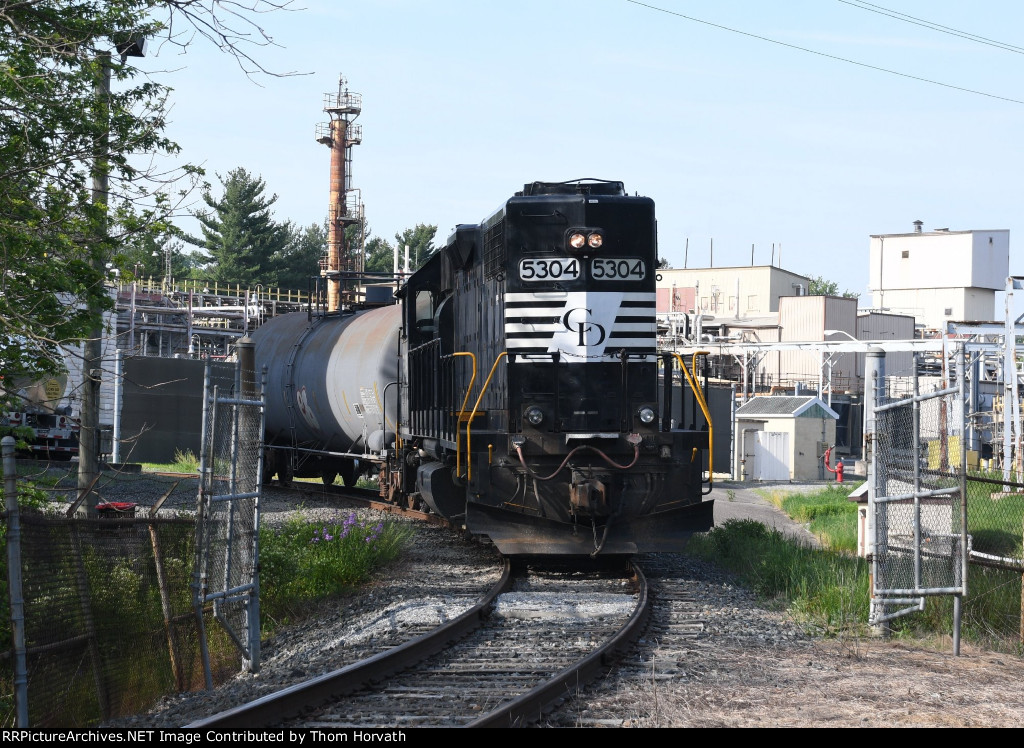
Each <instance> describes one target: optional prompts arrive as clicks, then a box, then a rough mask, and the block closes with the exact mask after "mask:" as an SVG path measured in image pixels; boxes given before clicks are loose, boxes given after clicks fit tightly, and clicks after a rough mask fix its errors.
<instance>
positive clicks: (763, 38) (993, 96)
mask: <svg viewBox="0 0 1024 748" xmlns="http://www.w3.org/2000/svg"><path fill="white" fill-rule="evenodd" d="M626 2H628V3H632V4H633V5H639V6H640V7H642V8H647V9H648V10H654V11H658V12H659V13H665V14H667V15H670V16H676V17H677V18H682V19H684V20H687V21H693V22H694V23H701V24H704V25H705V26H711V27H713V28H716V29H721V30H722V31H729V32H731V33H733V34H740V35H741V36H748V37H750V38H751V39H759V40H760V41H763V42H769V43H771V44H777V45H779V46H780V47H788V48H789V49H795V50H798V51H800V52H807V53H808V54H812V55H817V56H819V57H825V58H827V59H830V60H836V61H838V62H845V63H848V64H850V65H857V66H858V67H862V68H867V69H869V70H876V71H878V72H880V73H888V74H890V75H898V76H899V77H901V78H908V79H910V80H916V81H920V82H921V83H930V84H931V85H933V86H941V87H942V88H949V89H952V90H954V91H962V92H963V93H969V94H975V95H977V96H985V97H988V98H990V99H998V100H999V101H1008V102H1010V103H1011V104H1024V100H1021V99H1014V98H1011V97H1009V96H1000V95H999V94H994V93H988V92H987V91H979V90H978V89H974V88H966V87H964V86H955V85H953V84H952V83H943V82H942V81H937V80H932V79H931V78H924V77H921V76H919V75H911V74H910V73H901V72H900V71H898V70H891V69H889V68H883V67H880V66H878V65H871V64H869V63H866V62H860V61H858V60H851V59H850V58H848V57H840V56H838V55H832V54H828V53H827V52H819V51H818V50H815V49H809V48H807V47H801V46H799V45H797V44H790V43H788V42H782V41H779V40H778V39H772V38H770V37H767V36H761V35H760V34H754V33H751V32H749V31H742V30H740V29H735V28H732V27H730V26H723V25H722V24H719V23H713V22H711V21H705V20H703V19H701V18H695V17H693V16H688V15H685V14H683V13H679V12H677V11H674V10H668V9H667V8H660V7H658V6H656V5H651V4H649V3H644V2H640V0H626Z"/></svg>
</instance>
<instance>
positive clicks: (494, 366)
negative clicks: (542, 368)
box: [466, 351, 508, 480]
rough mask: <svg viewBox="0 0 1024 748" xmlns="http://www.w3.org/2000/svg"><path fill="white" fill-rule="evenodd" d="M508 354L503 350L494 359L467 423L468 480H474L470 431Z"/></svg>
mask: <svg viewBox="0 0 1024 748" xmlns="http://www.w3.org/2000/svg"><path fill="white" fill-rule="evenodd" d="M507 355H508V351H502V352H501V353H499V354H498V357H497V358H496V359H494V364H492V365H491V373H490V374H488V375H487V380H486V381H485V382H484V384H483V386H482V387H481V388H480V394H479V395H478V396H477V398H476V403H475V404H474V405H473V412H472V413H470V414H469V421H468V422H467V423H466V480H473V463H472V461H471V458H472V455H473V450H472V447H471V437H470V433H469V432H470V430H471V429H472V428H473V419H474V418H476V411H477V409H478V408H479V407H480V401H481V400H483V399H484V393H485V392H487V387H488V386H489V385H490V384H491V377H493V376H494V370H495V369H497V368H498V362H499V361H501V359H503V358H504V357H505V356H507Z"/></svg>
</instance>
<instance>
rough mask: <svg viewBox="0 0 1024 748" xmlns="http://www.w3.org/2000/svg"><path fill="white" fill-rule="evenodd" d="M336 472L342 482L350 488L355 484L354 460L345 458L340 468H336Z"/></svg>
mask: <svg viewBox="0 0 1024 748" xmlns="http://www.w3.org/2000/svg"><path fill="white" fill-rule="evenodd" d="M338 474H339V475H341V480H342V482H343V483H344V484H345V485H346V486H347V487H348V488H351V487H352V486H354V485H355V484H356V478H357V477H358V476H357V475H356V463H355V460H346V461H345V462H344V463H343V464H342V466H341V468H340V469H339V470H338Z"/></svg>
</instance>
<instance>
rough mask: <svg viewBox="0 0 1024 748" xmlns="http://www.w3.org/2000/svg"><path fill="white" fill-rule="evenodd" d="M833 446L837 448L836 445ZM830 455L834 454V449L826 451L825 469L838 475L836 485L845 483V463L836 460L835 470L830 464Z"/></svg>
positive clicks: (830, 448)
mask: <svg viewBox="0 0 1024 748" xmlns="http://www.w3.org/2000/svg"><path fill="white" fill-rule="evenodd" d="M832 446H835V445H832ZM830 454H832V447H829V448H828V449H826V450H825V469H826V470H828V471H829V472H830V473H835V474H836V483H842V482H843V461H842V460H836V466H835V468H834V469H833V468H832V467H831V466H830V465H829V464H828V457H829V455H830Z"/></svg>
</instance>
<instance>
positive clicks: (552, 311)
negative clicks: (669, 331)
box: [505, 291, 657, 362]
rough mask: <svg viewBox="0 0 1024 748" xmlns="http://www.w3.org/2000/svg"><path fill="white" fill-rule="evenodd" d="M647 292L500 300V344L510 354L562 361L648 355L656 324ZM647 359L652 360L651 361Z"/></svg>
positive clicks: (518, 296) (573, 293) (548, 294)
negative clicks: (502, 314)
mask: <svg viewBox="0 0 1024 748" xmlns="http://www.w3.org/2000/svg"><path fill="white" fill-rule="evenodd" d="M654 308H655V295H654V294H653V293H646V292H644V293H628V292H622V291H596V292H595V291H591V292H585V291H563V292H550V291H547V292H538V293H509V294H506V296H505V339H506V345H507V347H508V350H509V351H510V352H513V353H516V354H517V355H523V356H530V355H531V354H535V355H540V356H543V357H544V358H545V359H550V354H552V353H555V352H557V353H559V354H560V355H561V356H563V357H564V358H565V360H566V361H568V362H572V361H584V360H587V359H594V358H603V357H608V358H614V357H616V356H618V355H619V352H620V351H622V350H623V349H625V351H626V352H627V353H630V354H634V355H635V354H644V355H650V356H653V354H654V350H655V343H656V332H657V329H656V322H655V320H654V318H653V314H654ZM651 360H653V358H652V359H651Z"/></svg>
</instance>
